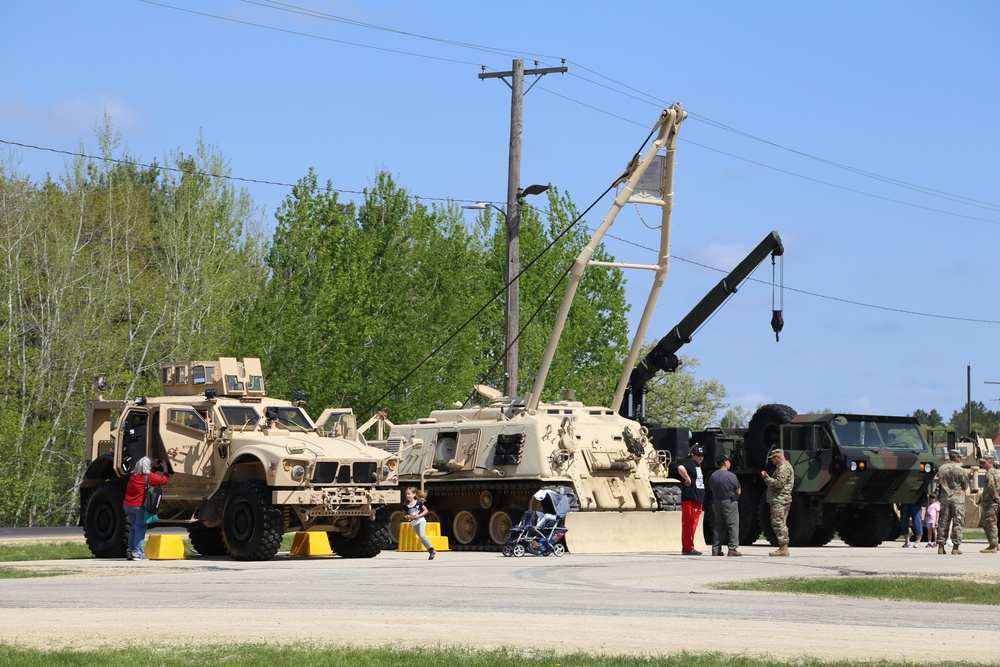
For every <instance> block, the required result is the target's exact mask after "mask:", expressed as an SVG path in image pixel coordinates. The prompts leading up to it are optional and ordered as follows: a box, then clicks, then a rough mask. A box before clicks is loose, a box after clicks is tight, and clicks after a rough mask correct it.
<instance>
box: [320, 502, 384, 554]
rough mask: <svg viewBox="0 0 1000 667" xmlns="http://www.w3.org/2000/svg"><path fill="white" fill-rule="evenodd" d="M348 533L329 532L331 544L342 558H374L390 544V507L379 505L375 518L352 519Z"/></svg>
mask: <svg viewBox="0 0 1000 667" xmlns="http://www.w3.org/2000/svg"><path fill="white" fill-rule="evenodd" d="M352 522H353V523H352V527H351V530H350V531H348V532H346V533H327V534H326V535H327V537H328V538H329V539H330V546H332V547H333V550H334V551H336V552H337V554H338V555H339V556H340V557H342V558H374V557H375V556H378V555H379V554H380V553H382V549H385V548H386V547H387V546H389V508H388V507H385V506H383V507H379V508H378V509H377V510H375V518H374V519H369V518H367V517H356V518H354V519H352Z"/></svg>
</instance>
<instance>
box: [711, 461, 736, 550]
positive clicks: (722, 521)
mask: <svg viewBox="0 0 1000 667" xmlns="http://www.w3.org/2000/svg"><path fill="white" fill-rule="evenodd" d="M715 464H716V465H717V466H718V467H719V469H718V470H716V471H715V472H713V473H712V476H711V477H709V478H708V485H709V487H711V489H712V510H713V511H714V516H713V519H714V522H713V524H712V533H713V539H712V555H713V556H721V555H722V543H723V542H728V544H729V553H728V554H727V555H729V556H742V555H743V554H741V553H740V550H739V549H738V547H739V544H740V510H739V504H738V502H737V501H738V500H739V497H740V480H738V479H736V475H734V474H733V473H731V472H729V468H730V466H732V461H730V460H729V457H728V456H724V455H723V456H720V457H719V458H717V459H716V460H715Z"/></svg>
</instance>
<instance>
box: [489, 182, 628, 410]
mask: <svg viewBox="0 0 1000 667" xmlns="http://www.w3.org/2000/svg"><path fill="white" fill-rule="evenodd" d="M547 195H548V208H547V210H546V211H545V213H546V216H547V219H546V221H545V223H544V224H543V221H542V218H541V215H540V212H539V210H538V209H535V208H533V207H527V206H526V207H523V208H522V213H521V224H520V257H521V266H522V270H523V273H522V275H521V278H520V296H521V299H520V304H519V305H520V311H519V312H520V322H521V329H522V333H521V335H520V338H519V350H518V355H519V362H520V363H519V369H518V381H519V387H518V393H519V394H521V395H523V394H526V393H528V392H529V391H531V389H532V386H533V384H534V382H535V378H536V376H537V374H538V369H539V367H540V366H541V360H542V355H543V354H544V352H545V348H546V346H547V345H548V342H549V338H550V337H551V334H552V331H553V329H554V327H555V320H556V315H557V313H558V311H559V307H560V305H561V302H562V297H563V295H564V294H565V291H566V288H567V285H568V280H567V274H568V271H569V269H570V268H571V267H572V265H573V262H574V261H575V260H576V258H577V256H578V255H579V254H580V251H581V250H582V249H583V247H584V246H585V245H586V244H587V241H588V240H589V238H590V234H589V233H588V231H587V229H586V226H585V223H584V222H583V221H581V222H580V223H578V224H577V225H576V226H575V227H574V228H572V229H569V227H570V224H571V223H572V222H573V221H574V220H576V219H577V217H578V212H577V209H576V206H575V205H574V204H573V202H572V201H571V200H570V198H569V196H568V195H563V194H561V193H560V192H559V190H558V188H555V187H550V188H549V190H548V192H547ZM486 219H487V220H489V219H490V217H489V215H488V214H486ZM500 222H501V223H502V221H500ZM568 229H569V231H567V230H568ZM557 239H558V240H557ZM506 253H507V237H506V228H505V226H504V225H503V224H497V225H495V226H494V227H493V235H492V238H491V240H490V255H489V259H488V270H487V272H486V277H485V281H486V283H485V284H486V285H487V286H488V291H489V292H491V293H494V294H496V293H502V292H503V291H504V285H505V284H506V269H505V266H506ZM593 259H594V260H595V261H613V260H614V258H613V257H612V256H611V255H610V254H609V253H608V252H607V250H606V249H605V248H604V246H603V244H602V245H599V246H598V247H597V250H596V252H595V253H594V256H593ZM504 310H505V306H504V304H503V303H502V301H498V302H496V303H495V304H494V307H492V308H491V309H490V310H489V311H488V313H487V320H486V322H487V324H486V325H485V328H484V335H483V340H484V342H485V343H486V346H485V348H484V350H483V353H484V354H485V355H489V356H490V358H491V359H494V360H497V359H500V358H502V356H503V351H504V342H505V329H504V325H503V316H504ZM628 310H629V306H628V304H627V303H626V301H625V279H624V275H623V273H622V271H621V269H616V268H610V269H609V268H601V267H594V268H590V269H588V270H587V271H586V272H585V273H584V274H583V278H582V279H581V281H580V285H579V288H578V290H577V293H576V296H575V298H574V301H573V306H572V308H571V310H570V313H569V317H568V319H567V323H566V327H565V329H564V330H563V332H562V336H561V338H560V340H559V346H558V348H557V350H556V355H555V358H554V359H553V362H552V366H551V368H550V369H549V373H548V376H547V378H546V383H545V390H544V392H543V395H542V399H543V400H553V399H558V398H560V397H561V389H562V388H569V389H574V390H576V394H577V398H578V399H579V400H582V401H584V402H587V403H592V404H598V405H608V404H609V403H610V402H611V400H612V398H613V396H614V392H615V386H616V384H617V382H618V378H619V377H620V375H621V371H622V365H623V363H624V360H625V358H626V356H627V355H628V344H629V340H628V322H627V320H626V314H627V312H628ZM502 371H503V369H502V367H501V366H500V365H499V364H497V366H496V370H495V371H494V372H493V373H492V375H491V376H490V377H489V378H485V380H486V382H487V384H491V385H493V386H495V387H502V386H503V381H502Z"/></svg>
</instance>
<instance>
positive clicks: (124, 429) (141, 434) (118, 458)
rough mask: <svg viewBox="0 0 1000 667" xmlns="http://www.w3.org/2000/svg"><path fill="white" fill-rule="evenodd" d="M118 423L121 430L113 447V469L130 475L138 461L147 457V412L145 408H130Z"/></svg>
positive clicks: (136, 406)
mask: <svg viewBox="0 0 1000 667" xmlns="http://www.w3.org/2000/svg"><path fill="white" fill-rule="evenodd" d="M118 423H119V424H121V428H119V429H118V437H117V441H118V443H117V445H118V446H117V447H115V469H117V470H120V471H122V472H123V473H130V472H132V468H134V467H135V464H136V462H138V461H139V459H141V458H142V457H143V456H149V410H148V409H147V408H146V407H145V406H138V405H134V406H131V407H129V408H127V409H126V410H125V412H124V413H123V414H122V417H121V420H120V421H119V422H118Z"/></svg>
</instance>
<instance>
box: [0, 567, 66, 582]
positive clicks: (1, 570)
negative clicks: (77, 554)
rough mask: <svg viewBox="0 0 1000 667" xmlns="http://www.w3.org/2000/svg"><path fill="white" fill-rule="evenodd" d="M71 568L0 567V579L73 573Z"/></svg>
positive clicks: (56, 575)
mask: <svg viewBox="0 0 1000 667" xmlns="http://www.w3.org/2000/svg"><path fill="white" fill-rule="evenodd" d="M74 573H75V572H74V571H73V570H28V569H25V568H19V567H0V579H30V578H32V577H58V576H61V575H64V574H74Z"/></svg>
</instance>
